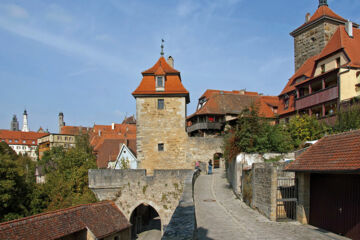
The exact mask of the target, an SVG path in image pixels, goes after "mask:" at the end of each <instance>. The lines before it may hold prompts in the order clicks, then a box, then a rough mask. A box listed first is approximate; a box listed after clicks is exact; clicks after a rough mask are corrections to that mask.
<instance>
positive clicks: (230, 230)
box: [195, 169, 347, 240]
mask: <svg viewBox="0 0 360 240" xmlns="http://www.w3.org/2000/svg"><path fill="white" fill-rule="evenodd" d="M195 210H196V219H197V226H198V237H199V239H205V240H206V239H221V240H235V239H252V240H253V239H254V240H255V239H256V240H260V239H264V240H265V239H266V240H268V239H269V240H273V239H276V240H278V239H281V240H285V239H299V240H300V239H301V240H305V239H308V240H330V239H332V240H334V239H342V240H344V239H347V238H343V237H341V236H338V235H335V234H332V233H328V232H324V231H322V230H320V229H317V228H315V227H312V226H309V225H302V224H300V223H298V222H272V221H270V220H268V219H267V218H265V217H264V216H262V215H261V214H259V213H258V212H257V211H255V210H253V209H251V208H249V207H248V206H247V205H246V204H245V203H243V202H242V201H240V200H239V199H237V198H236V197H235V195H234V194H233V192H232V190H231V189H230V188H229V184H228V182H227V180H226V178H225V175H224V172H223V170H220V169H219V170H216V171H215V172H214V174H213V175H201V176H199V178H198V179H197V180H196V183H195Z"/></svg>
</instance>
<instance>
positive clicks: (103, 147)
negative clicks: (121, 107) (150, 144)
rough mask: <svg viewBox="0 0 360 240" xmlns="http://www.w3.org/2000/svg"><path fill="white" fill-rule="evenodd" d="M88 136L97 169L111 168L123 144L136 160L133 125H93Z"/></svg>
mask: <svg viewBox="0 0 360 240" xmlns="http://www.w3.org/2000/svg"><path fill="white" fill-rule="evenodd" d="M89 136H90V145H91V146H92V147H93V148H94V153H95V155H96V163H97V166H98V168H108V167H109V166H113V165H114V163H115V162H116V160H117V157H118V156H119V153H120V152H121V149H122V146H123V145H124V144H125V145H126V147H127V148H128V149H129V150H130V151H131V153H132V154H133V155H134V156H135V158H136V153H137V151H136V125H135V124H126V123H122V124H116V123H112V124H111V125H94V126H93V128H92V130H91V131H90V133H89ZM136 165H137V164H136Z"/></svg>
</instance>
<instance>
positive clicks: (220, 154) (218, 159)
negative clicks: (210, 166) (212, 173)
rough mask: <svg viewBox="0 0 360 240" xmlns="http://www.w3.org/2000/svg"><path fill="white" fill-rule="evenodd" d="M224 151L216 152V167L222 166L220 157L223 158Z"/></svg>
mask: <svg viewBox="0 0 360 240" xmlns="http://www.w3.org/2000/svg"><path fill="white" fill-rule="evenodd" d="M222 156H223V154H222V153H215V154H214V168H220V159H221V158H222Z"/></svg>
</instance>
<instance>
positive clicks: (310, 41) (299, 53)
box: [290, 0, 359, 71]
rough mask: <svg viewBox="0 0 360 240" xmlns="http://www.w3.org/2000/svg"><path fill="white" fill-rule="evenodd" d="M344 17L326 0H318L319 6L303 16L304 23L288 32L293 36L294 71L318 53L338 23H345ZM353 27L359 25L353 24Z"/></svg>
mask: <svg viewBox="0 0 360 240" xmlns="http://www.w3.org/2000/svg"><path fill="white" fill-rule="evenodd" d="M346 22H347V20H346V19H344V18H342V17H341V16H339V15H337V14H336V13H334V12H333V11H332V10H331V9H330V8H329V7H328V3H327V0H319V7H318V9H317V10H316V12H315V13H314V15H312V16H311V15H310V14H309V13H308V14H306V16H305V23H304V24H303V25H301V26H300V27H299V28H297V29H295V30H294V31H293V32H291V33H290V35H291V36H293V37H294V48H295V49H294V50H295V54H294V55H295V71H296V70H298V69H299V68H300V67H301V66H302V65H303V64H304V62H305V61H306V60H307V59H308V58H310V57H312V56H315V55H317V54H319V53H320V52H321V51H322V50H323V49H324V47H325V46H326V45H327V43H328V42H329V40H330V38H331V37H332V36H333V35H334V33H335V31H336V29H337V28H338V26H339V25H345V23H346ZM354 27H359V25H357V24H354Z"/></svg>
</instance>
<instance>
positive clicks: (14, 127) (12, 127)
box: [10, 114, 19, 131]
mask: <svg viewBox="0 0 360 240" xmlns="http://www.w3.org/2000/svg"><path fill="white" fill-rule="evenodd" d="M10 130H11V131H19V121H18V120H17V118H16V115H15V114H14V116H13V118H12V121H11V124H10Z"/></svg>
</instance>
